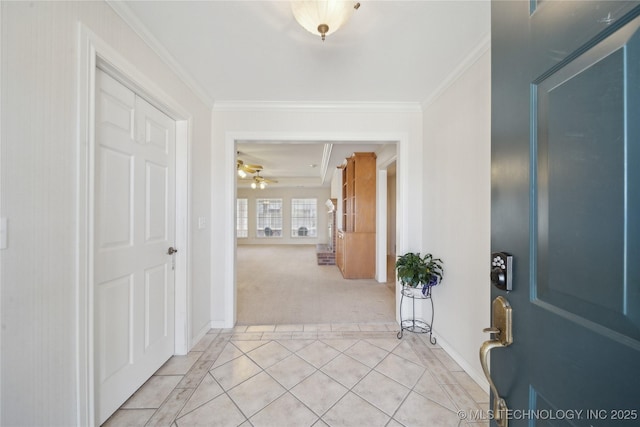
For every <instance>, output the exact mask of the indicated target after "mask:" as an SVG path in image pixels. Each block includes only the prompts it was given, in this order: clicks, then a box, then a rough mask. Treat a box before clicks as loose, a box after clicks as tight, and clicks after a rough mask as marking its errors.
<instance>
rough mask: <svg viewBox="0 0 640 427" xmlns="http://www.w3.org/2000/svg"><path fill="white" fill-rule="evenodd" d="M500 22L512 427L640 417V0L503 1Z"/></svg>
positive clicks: (499, 169) (500, 226) (499, 125)
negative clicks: (509, 263)
mask: <svg viewBox="0 0 640 427" xmlns="http://www.w3.org/2000/svg"><path fill="white" fill-rule="evenodd" d="M491 19H492V148H491V150H492V178H491V182H492V196H491V197H492V213H491V249H492V252H508V253H511V254H512V255H513V279H512V283H513V290H512V291H510V292H507V291H504V290H500V289H497V288H496V287H493V289H492V300H493V299H495V298H496V297H498V296H503V297H504V298H506V299H507V300H508V302H509V303H510V305H511V307H512V318H513V329H512V331H513V344H511V345H510V346H508V347H503V348H494V349H493V350H491V353H490V360H491V375H492V377H493V380H494V382H495V385H496V388H497V390H498V393H499V394H500V395H501V397H503V398H504V399H505V401H506V404H507V406H508V408H509V410H508V411H507V412H506V413H507V415H508V421H509V426H587V427H589V426H592V427H609V426H638V425H640V3H639V2H612V1H553V0H545V1H542V0H539V1H538V2H535V1H531V2H529V1H494V2H493V3H492V18H491ZM487 262H489V260H487ZM487 326H489V325H487ZM492 405H493V404H492ZM492 409H493V407H492ZM489 418H491V416H489ZM491 424H492V425H495V424H496V422H495V420H492V421H491Z"/></svg>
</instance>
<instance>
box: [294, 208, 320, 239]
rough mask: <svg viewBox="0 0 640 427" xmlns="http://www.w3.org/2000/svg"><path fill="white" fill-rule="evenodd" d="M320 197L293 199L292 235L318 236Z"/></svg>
mask: <svg viewBox="0 0 640 427" xmlns="http://www.w3.org/2000/svg"><path fill="white" fill-rule="evenodd" d="M317 223H318V199H291V237H317V236H318V226H317Z"/></svg>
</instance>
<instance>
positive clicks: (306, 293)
mask: <svg viewBox="0 0 640 427" xmlns="http://www.w3.org/2000/svg"><path fill="white" fill-rule="evenodd" d="M298 141H299V140H298ZM298 141H296V142H284V143H283V142H282V140H279V141H264V140H260V141H258V140H241V139H236V140H235V141H234V142H235V144H236V145H235V150H234V152H235V153H236V154H237V157H238V159H241V160H242V162H243V163H244V164H252V165H258V166H262V168H263V169H262V170H261V175H262V176H264V177H267V178H269V179H270V180H272V181H277V182H275V183H273V184H269V185H268V186H267V188H265V189H260V188H256V189H252V188H251V187H250V185H249V183H250V181H246V180H242V179H239V178H237V177H235V178H234V181H235V185H234V187H235V192H234V194H235V195H236V212H235V214H236V216H235V224H236V227H241V228H243V230H242V231H239V232H237V233H236V235H235V250H236V253H235V263H234V267H235V281H234V286H235V292H236V300H235V301H236V305H235V309H236V320H237V323H238V324H240V325H244V324H290V323H297V324H300V323H306V324H309V323H331V322H333V323H336V322H340V323H345V322H350V323H358V322H360V323H367V322H369V323H371V322H394V321H395V317H396V316H395V312H396V307H395V305H396V301H395V296H394V292H395V283H394V280H395V276H394V275H393V274H389V265H388V262H387V260H388V259H389V253H388V247H389V245H391V247H393V248H395V246H396V242H395V238H396V233H395V227H396V225H395V213H396V210H397V209H396V200H395V195H396V189H395V185H396V180H395V170H396V158H397V144H396V142H384V143H381V142H375V143H371V142H370V141H355V142H350V141H337V140H336V141H332V142H331V143H327V142H326V141H323V142H317V141H304V140H303V142H298ZM300 146H302V147H300ZM298 149H300V151H299V153H300V155H299V156H298V157H295V152H296V150H298ZM283 150H284V151H286V154H285V155H283V154H282V152H283ZM367 151H370V152H377V153H379V154H378V159H379V160H380V162H379V164H378V166H377V168H376V169H377V171H376V172H377V173H378V177H380V176H381V175H382V174H383V175H384V192H383V200H378V202H377V203H376V206H377V208H376V215H377V221H378V224H377V233H378V235H379V237H380V239H378V241H377V243H376V246H377V248H379V249H378V254H377V255H378V256H377V257H376V260H377V261H376V262H377V263H379V262H380V261H379V260H380V259H382V260H383V261H382V263H383V264H384V268H382V269H380V268H377V269H376V278H375V279H374V278H372V279H357V280H353V279H344V278H342V275H341V273H340V271H339V270H338V268H337V266H335V265H318V262H317V259H316V245H318V244H323V243H324V244H326V243H328V239H329V230H328V229H329V225H330V224H329V217H330V215H329V214H328V212H327V210H328V209H327V208H326V206H325V202H326V201H328V200H331V199H334V203H335V199H336V198H339V197H336V192H337V191H341V183H339V182H337V181H336V180H339V179H341V178H340V177H341V172H340V170H337V169H336V166H337V165H338V164H341V163H342V162H344V160H345V159H346V157H348V156H350V155H351V154H352V153H353V152H367ZM313 153H315V155H316V156H320V157H316V158H313V157H309V156H310V155H311V156H312V155H313ZM314 159H315V160H314ZM336 162H338V163H336ZM287 165H292V166H287ZM287 167H289V168H290V169H287ZM300 169H303V171H302V172H300ZM304 169H308V171H311V173H309V172H308V171H307V170H304ZM314 169H315V170H314ZM388 169H390V170H391V171H392V184H393V186H394V188H393V189H389V185H387V175H388V171H387V170H388ZM296 174H299V175H300V176H296ZM314 174H315V176H314ZM334 175H335V176H334ZM332 181H333V183H332ZM389 193H390V194H391V195H392V196H393V199H390V198H389ZM301 197H302V198H307V199H309V198H310V199H315V200H316V201H317V215H318V221H317V228H318V230H317V232H316V233H314V235H313V236H309V235H307V234H306V233H305V235H303V236H299V235H296V233H294V232H295V230H293V231H290V230H289V228H291V227H290V226H289V225H290V224H289V221H290V216H291V200H292V199H297V198H301ZM380 197H381V195H380V193H378V196H377V198H378V199H380ZM265 199H268V200H269V201H271V202H273V203H275V202H277V203H280V204H279V205H278V206H280V207H281V209H282V211H283V217H284V218H283V224H282V226H281V227H280V228H278V227H276V228H278V230H277V231H276V232H274V233H273V234H270V235H269V236H266V235H264V234H262V233H260V231H261V228H259V227H258V223H259V221H258V220H257V218H256V214H257V211H258V206H257V203H259V202H263V201H264V200H265ZM379 202H383V203H379ZM336 204H337V203H336ZM389 204H391V205H392V207H391V212H392V214H393V217H392V220H391V222H390V219H389V210H388V206H389ZM381 207H382V211H381ZM389 226H391V227H392V228H393V229H394V230H393V232H392V233H391V234H389V232H388V230H387V229H388V227H389ZM339 227H340V224H338V228H339ZM332 231H333V230H332ZM389 238H392V239H394V240H393V242H392V243H388V242H389ZM391 256H393V255H391ZM380 272H382V273H380ZM391 272H393V269H392V268H391Z"/></svg>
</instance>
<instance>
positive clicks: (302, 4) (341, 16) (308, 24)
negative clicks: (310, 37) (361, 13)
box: [291, 0, 359, 40]
mask: <svg viewBox="0 0 640 427" xmlns="http://www.w3.org/2000/svg"><path fill="white" fill-rule="evenodd" d="M356 5H357V6H359V4H358V2H355V1H347V0H315V1H298V0H293V1H292V2H291V10H292V11H293V16H295V18H296V21H298V23H299V24H300V25H302V27H303V28H305V29H306V30H307V31H309V32H310V33H311V34H315V35H320V36H322V40H324V38H325V36H327V35H329V34H331V33H333V32H335V31H336V30H338V28H340V27H341V26H342V25H343V24H344V23H345V22H347V21H348V20H349V17H351V14H352V13H353V11H354V10H355V9H356V8H357V6H356Z"/></svg>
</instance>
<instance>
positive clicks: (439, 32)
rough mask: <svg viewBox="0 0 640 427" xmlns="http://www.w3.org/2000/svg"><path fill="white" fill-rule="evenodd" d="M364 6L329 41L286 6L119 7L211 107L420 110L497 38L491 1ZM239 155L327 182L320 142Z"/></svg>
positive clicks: (237, 1) (230, 0)
mask: <svg viewBox="0 0 640 427" xmlns="http://www.w3.org/2000/svg"><path fill="white" fill-rule="evenodd" d="M360 2H361V4H362V5H361V7H360V9H359V10H357V11H356V12H355V13H354V14H353V16H352V17H351V20H350V21H349V22H347V24H346V25H345V26H344V27H343V28H341V29H340V30H338V31H337V32H336V33H334V34H331V35H330V36H327V39H326V41H325V42H322V41H321V39H320V37H319V36H314V35H312V34H310V33H308V32H307V31H306V30H304V29H303V28H302V27H300V26H299V25H298V23H297V22H296V21H295V19H294V17H293V15H292V13H291V4H290V2H289V1H284V0H278V1H267V0H263V1H244V0H226V1H225V0H214V1H148V0H147V1H124V2H121V1H115V0H111V1H110V4H111V5H112V6H113V7H114V9H115V10H116V11H117V12H118V13H120V14H121V15H122V16H123V17H124V18H125V19H126V20H127V21H128V22H129V23H130V24H131V25H132V26H134V28H135V29H136V30H137V31H138V32H139V33H140V34H141V35H142V36H143V37H144V38H145V39H146V40H147V41H148V42H149V43H150V45H152V47H154V48H155V49H156V51H158V52H159V53H160V54H161V55H162V56H164V57H165V59H167V61H168V62H169V63H170V64H172V66H173V67H174V69H176V71H178V72H179V73H180V74H181V76H182V78H183V79H184V80H185V81H186V82H187V84H189V85H190V86H191V87H192V88H193V89H194V90H195V91H196V92H197V93H198V94H199V96H200V97H201V98H202V99H203V100H204V101H205V102H206V103H207V104H209V105H210V106H214V105H224V103H230V102H255V101H258V102H290V103H342V102H354V103H356V102H357V103H370V102H374V103H414V104H415V105H419V104H420V103H423V102H425V100H428V99H430V97H431V96H433V95H434V94H435V93H436V92H437V91H438V89H439V88H440V87H441V85H442V84H443V82H445V81H446V80H447V77H448V76H450V75H451V74H452V73H454V72H455V70H456V68H457V67H458V66H459V65H460V64H461V63H462V62H463V61H464V59H465V58H466V57H468V56H469V55H470V54H471V53H472V52H473V51H474V50H475V49H477V48H478V46H479V45H480V44H481V43H483V42H485V41H486V40H487V38H488V37H489V34H490V3H489V2H488V1H486V0H475V1H462V0H445V1H431V0H413V1H401V0H393V1H375V0H361V1H360ZM371 148H379V146H376V145H373V146H371V147H368V148H367V149H364V147H358V146H352V147H349V146H347V145H344V144H334V145H333V149H332V152H333V154H334V155H335V156H338V155H339V156H343V157H342V158H344V157H346V155H349V154H350V153H351V152H354V151H376V150H375V149H371ZM239 151H241V152H244V153H245V157H246V158H247V160H246V161H247V162H250V163H254V162H260V164H263V166H264V167H265V171H264V174H265V176H272V177H273V178H275V179H278V180H279V181H282V182H285V181H292V180H293V179H294V178H295V177H296V176H297V177H299V178H300V182H301V183H302V184H301V185H310V184H307V183H306V181H305V180H308V179H309V175H311V174H313V179H315V182H321V179H322V177H323V175H324V173H325V170H326V169H325V168H322V167H321V166H322V164H323V155H324V156H325V158H324V162H325V163H327V162H329V159H327V158H326V148H325V146H324V144H321V143H320V144H318V145H315V146H313V147H310V146H309V144H287V145H286V146H283V145H280V144H253V143H252V144H246V145H244V144H241V146H240V148H239ZM252 157H253V158H255V160H252ZM240 158H243V157H242V156H241V157H240ZM278 159H279V160H278ZM336 159H337V158H336ZM336 159H333V160H332V162H333V163H335V162H336V161H337V160H336ZM243 160H245V159H244V158H243ZM309 164H316V165H318V166H317V167H316V168H310V167H309V166H308V165H309ZM325 167H326V166H325ZM331 167H335V165H332V166H331ZM323 182H324V185H327V181H326V180H325V181H323ZM313 185H314V186H315V185H317V184H313Z"/></svg>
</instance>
